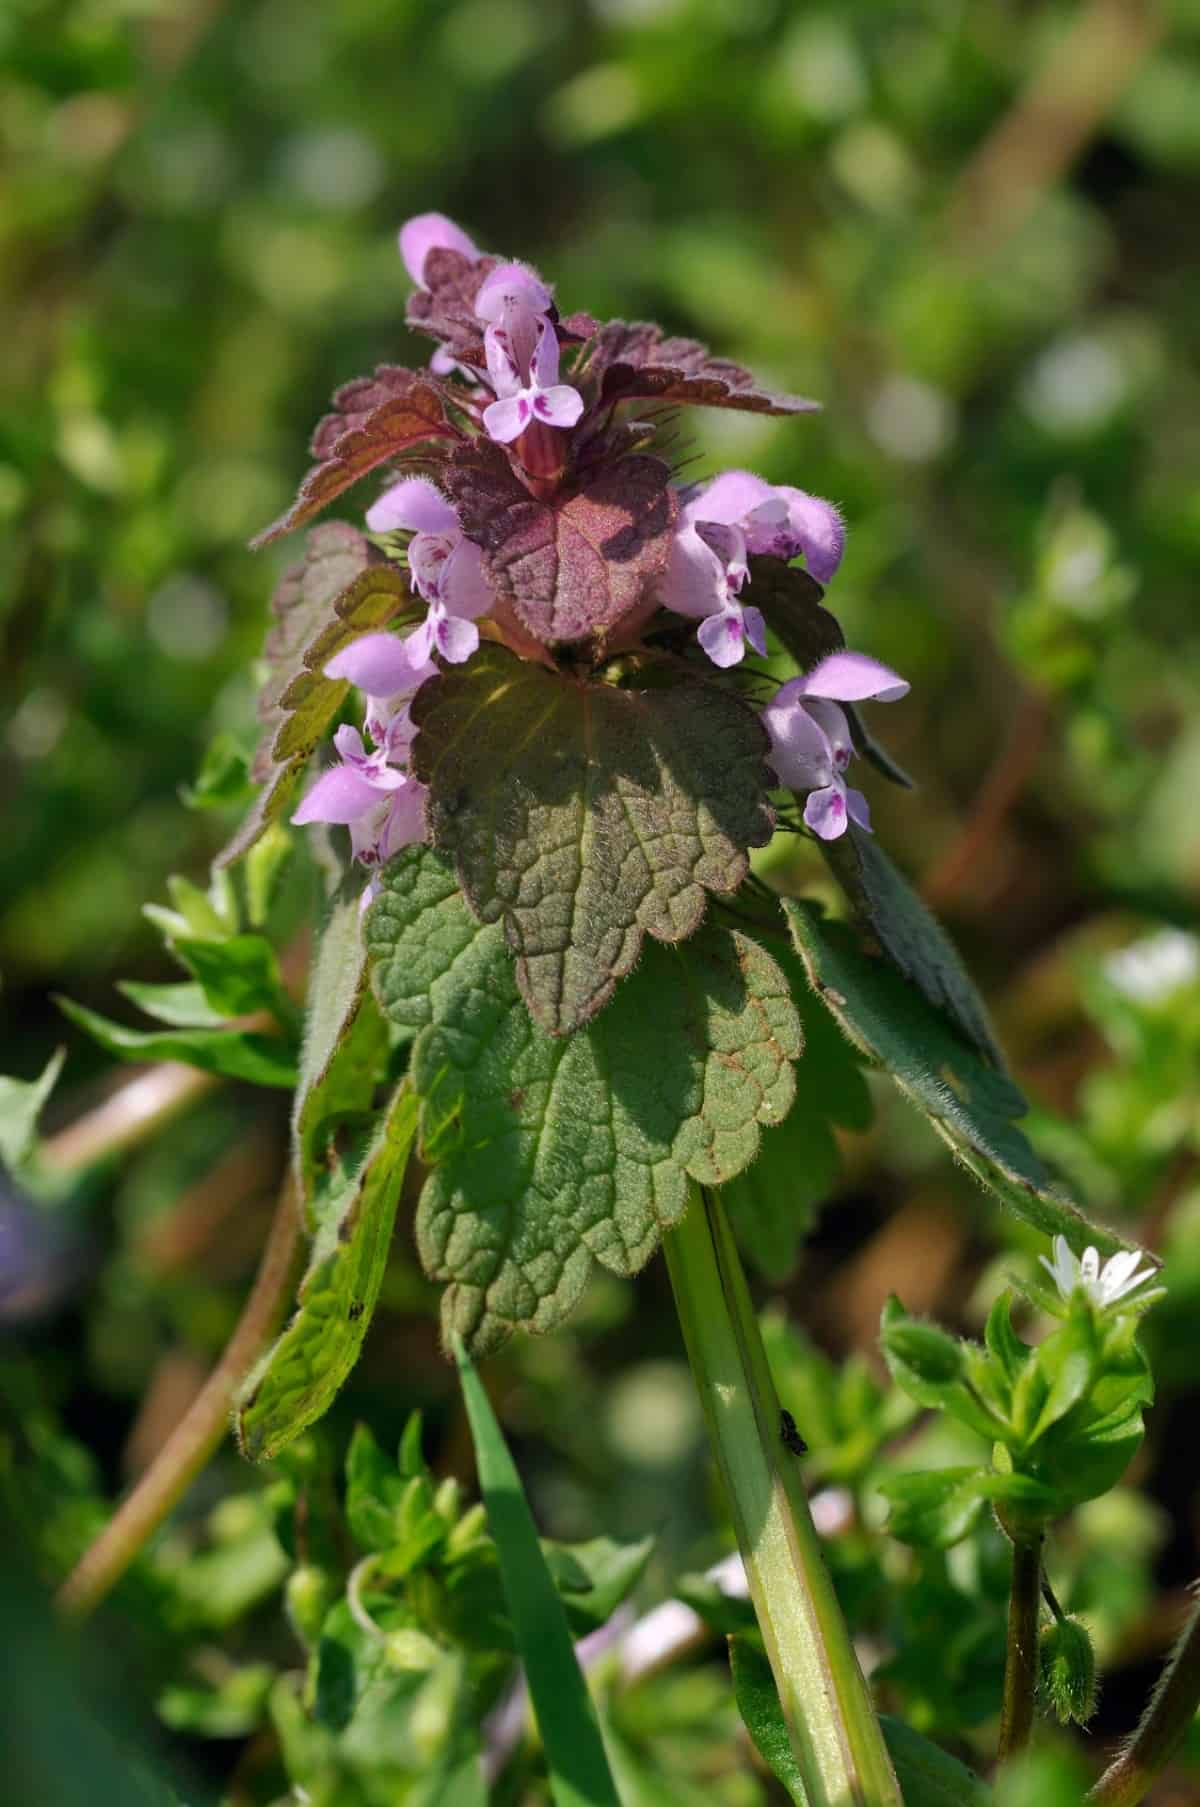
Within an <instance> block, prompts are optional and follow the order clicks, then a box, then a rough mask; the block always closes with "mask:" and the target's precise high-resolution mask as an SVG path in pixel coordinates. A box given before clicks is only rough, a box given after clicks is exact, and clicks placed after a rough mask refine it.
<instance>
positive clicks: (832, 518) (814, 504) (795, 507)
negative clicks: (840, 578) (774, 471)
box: [779, 483, 846, 584]
mask: <svg viewBox="0 0 1200 1807" xmlns="http://www.w3.org/2000/svg"><path fill="white" fill-rule="evenodd" d="M779 494H780V495H781V496H783V497H785V498H786V500H787V504H788V527H789V529H790V531H791V534H792V538H793V540H794V541H795V544H796V549H797V551H800V552H803V554H804V562H805V564H806V565H807V566H808V568H809V570H810V571H811V572H812V574H813V576H814V577H815V578H816V580H817V582H818V583H822V584H827V583H828V582H829V580H830V578H831V577H832V576H833V575H834V573H835V571H836V570H837V568H838V566H839V565H840V564H841V562H842V554H843V553H844V552H845V550H846V528H845V524H844V522H843V520H842V517H841V515H840V514H839V512H838V510H837V509H836V508H835V507H834V505H833V503H832V502H826V501H824V500H822V498H821V497H820V496H810V495H809V494H808V491H807V490H803V489H794V488H793V487H792V485H791V484H790V483H781V484H780V486H779ZM792 556H793V557H794V556H795V554H793V555H792Z"/></svg>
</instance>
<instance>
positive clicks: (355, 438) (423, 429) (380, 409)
mask: <svg viewBox="0 0 1200 1807" xmlns="http://www.w3.org/2000/svg"><path fill="white" fill-rule="evenodd" d="M333 403H334V412H333V413H332V414H327V415H326V416H325V418H324V420H322V421H321V422H320V423H319V424H318V426H317V429H316V432H315V433H314V434H313V437H312V451H313V456H314V457H315V458H318V459H320V461H321V462H320V463H318V464H315V465H314V466H313V468H312V469H311V470H310V471H309V473H308V475H307V476H306V477H305V479H304V481H303V483H301V485H300V489H299V493H298V494H297V496H296V500H295V501H294V502H293V503H292V506H291V507H290V508H289V509H288V510H287V512H286V514H282V515H280V517H279V519H278V520H277V521H273V522H272V523H271V525H270V526H269V527H267V528H264V530H263V532H262V533H260V534H258V535H257V536H256V538H255V539H253V540H251V542H250V543H251V545H252V546H255V547H258V546H265V545H267V544H268V543H269V542H270V541H271V540H277V539H279V538H280V536H281V535H282V534H285V533H291V532H292V530H293V528H296V527H302V526H303V525H304V523H305V522H306V521H310V520H311V519H312V517H313V516H314V515H315V514H319V513H320V512H321V510H322V509H323V508H325V507H327V506H328V504H329V503H330V502H332V501H333V500H334V498H335V497H336V496H340V495H341V493H342V491H343V490H344V489H349V487H350V485H351V484H352V483H357V482H358V480H359V478H360V477H365V476H366V475H367V473H368V472H369V471H373V470H376V469H377V468H378V466H379V465H381V464H386V463H387V462H388V460H389V459H391V458H398V457H400V456H401V455H402V454H403V453H405V452H410V451H412V449H413V447H414V446H418V445H423V444H427V443H428V442H430V441H433V440H439V439H440V440H454V439H458V438H459V437H460V435H459V432H458V429H457V428H456V427H455V426H453V425H452V424H451V422H450V420H449V419H448V417H447V415H446V407H445V403H444V401H443V399H442V388H441V385H440V384H439V383H438V381H437V379H436V378H435V377H431V376H428V375H426V374H425V373H423V372H419V371H415V370H403V369H401V368H400V367H399V366H397V365H394V364H383V365H381V366H380V368H379V369H378V370H377V371H376V372H375V375H374V376H371V377H360V378H358V379H357V380H356V381H355V382H352V383H345V384H344V385H343V386H342V388H340V389H339V390H338V392H337V394H336V395H335V396H334V398H333Z"/></svg>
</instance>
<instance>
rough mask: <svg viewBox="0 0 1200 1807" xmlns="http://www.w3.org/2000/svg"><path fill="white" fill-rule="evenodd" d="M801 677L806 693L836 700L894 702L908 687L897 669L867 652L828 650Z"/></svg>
mask: <svg viewBox="0 0 1200 1807" xmlns="http://www.w3.org/2000/svg"><path fill="white" fill-rule="evenodd" d="M801 681H802V683H803V685H804V693H805V695H806V696H824V697H830V698H832V700H833V701H834V702H837V703H864V702H870V701H874V702H877V703H896V702H899V700H900V698H901V697H902V696H907V695H908V692H909V689H910V688H911V686H910V685H909V684H908V683H906V681H905V680H904V679H903V678H902V677H901V676H900V674H899V673H898V672H895V671H893V670H892V669H891V667H890V666H888V665H881V664H880V662H879V660H878V659H872V658H871V657H870V656H869V655H868V654H867V653H851V652H840V653H830V655H829V657H828V658H827V659H822V660H821V663H820V664H819V665H816V666H814V667H813V669H812V671H810V672H808V673H807V674H806V675H805V677H804V678H803V679H802V680H801Z"/></svg>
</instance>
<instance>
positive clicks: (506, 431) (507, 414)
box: [483, 389, 533, 445]
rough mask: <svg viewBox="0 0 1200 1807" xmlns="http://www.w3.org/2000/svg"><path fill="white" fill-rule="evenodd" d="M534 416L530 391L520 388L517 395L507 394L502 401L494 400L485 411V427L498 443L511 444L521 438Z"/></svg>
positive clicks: (490, 437) (489, 435) (490, 436)
mask: <svg viewBox="0 0 1200 1807" xmlns="http://www.w3.org/2000/svg"><path fill="white" fill-rule="evenodd" d="M532 418H533V406H532V403H531V401H530V398H529V391H528V390H526V389H522V390H520V391H519V392H518V393H517V394H516V395H506V396H505V397H504V398H503V399H502V400H501V401H498V402H492V404H491V406H490V407H487V408H485V409H484V411H483V428H484V432H485V433H486V434H487V436H488V438H489V439H494V440H495V441H496V443H497V444H498V445H511V444H512V442H513V440H514V439H519V438H520V437H521V434H522V433H523V432H524V431H525V429H526V427H527V426H528V425H529V423H530V421H531V420H532Z"/></svg>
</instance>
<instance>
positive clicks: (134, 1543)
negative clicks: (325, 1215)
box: [57, 1177, 302, 1617]
mask: <svg viewBox="0 0 1200 1807" xmlns="http://www.w3.org/2000/svg"><path fill="white" fill-rule="evenodd" d="M301 1253H302V1242H301V1236H300V1214H299V1211H298V1209H297V1204H296V1192H295V1187H294V1185H293V1184H292V1182H291V1179H290V1177H289V1178H288V1179H286V1180H285V1181H284V1183H283V1185H282V1187H281V1188H280V1192H279V1200H278V1203H277V1204H276V1206H275V1216H274V1218H273V1220H272V1223H271V1228H270V1232H269V1234H268V1236H267V1242H266V1247H265V1248H264V1250H263V1255H262V1261H261V1262H260V1264H259V1269H258V1273H257V1275H256V1276H255V1281H254V1285H253V1287H252V1288H251V1290H250V1296H249V1298H248V1299H247V1300H246V1304H245V1307H244V1308H243V1311H242V1315H241V1317H240V1318H239V1319H238V1322H237V1325H236V1327H235V1329H234V1332H233V1335H232V1336H231V1337H230V1339H229V1342H228V1343H227V1345H226V1347H225V1352H224V1354H223V1355H222V1356H221V1359H220V1361H219V1362H218V1363H217V1365H216V1367H215V1368H214V1369H213V1371H212V1373H211V1374H210V1375H209V1377H208V1379H207V1380H206V1381H205V1383H204V1385H203V1387H202V1388H201V1389H200V1392H199V1393H198V1394H197V1395H196V1398H195V1400H194V1401H193V1402H192V1405H191V1407H190V1408H189V1410H188V1411H187V1412H186V1413H185V1414H184V1416H183V1418H181V1420H180V1421H179V1423H178V1424H177V1425H176V1427H175V1429H174V1430H173V1431H172V1433H171V1435H170V1436H169V1437H168V1438H167V1441H166V1442H165V1443H164V1444H163V1446H162V1448H161V1449H160V1450H159V1452H158V1454H157V1456H156V1457H155V1458H154V1461H153V1462H152V1463H151V1464H150V1466H149V1468H148V1469H147V1470H146V1472H145V1474H144V1475H143V1476H142V1477H141V1479H140V1480H139V1481H138V1483H137V1485H136V1487H134V1489H133V1491H132V1493H130V1494H129V1495H128V1496H127V1497H126V1498H125V1499H124V1500H122V1502H121V1504H120V1505H119V1506H118V1507H117V1510H116V1512H115V1513H114V1514H113V1516H112V1518H110V1519H109V1521H108V1523H107V1525H105V1527H104V1529H103V1531H101V1533H100V1535H99V1537H97V1538H96V1540H95V1542H94V1543H93V1544H92V1545H91V1546H90V1547H89V1548H88V1549H87V1550H85V1551H84V1553H83V1555H82V1556H81V1557H80V1559H79V1561H78V1563H77V1564H76V1566H75V1567H74V1569H72V1571H71V1573H70V1574H69V1575H68V1576H67V1579H66V1580H65V1581H64V1582H63V1584H62V1586H61V1587H60V1588H59V1590H58V1600H57V1603H58V1605H59V1606H60V1607H61V1608H62V1610H63V1611H64V1612H68V1613H71V1614H74V1615H75V1616H77V1617H83V1616H85V1615H86V1614H87V1613H90V1612H91V1611H93V1610H94V1608H95V1607H97V1606H99V1604H100V1602H101V1600H103V1599H104V1596H105V1595H106V1594H107V1593H108V1592H109V1591H110V1589H112V1588H113V1587H115V1586H116V1584H117V1582H118V1581H119V1580H120V1579H121V1576H122V1575H123V1574H124V1573H125V1570H126V1569H127V1568H128V1567H129V1565H130V1563H131V1562H132V1561H133V1559H134V1557H135V1556H136V1555H137V1553H138V1551H139V1550H140V1549H141V1548H142V1546H143V1545H144V1544H145V1543H146V1541H147V1539H148V1538H150V1537H151V1536H152V1535H153V1533H154V1532H155V1531H156V1530H157V1529H158V1527H159V1525H161V1523H162V1522H163V1520H164V1518H166V1516H167V1514H168V1512H170V1510H171V1508H172V1507H173V1506H174V1505H175V1504H176V1503H177V1502H178V1500H179V1499H180V1498H181V1497H182V1495H183V1494H184V1493H185V1492H186V1490H187V1488H188V1487H189V1486H190V1485H191V1482H192V1481H193V1480H194V1479H195V1477H196V1475H198V1474H199V1472H200V1470H201V1469H202V1468H203V1467H204V1465H205V1463H206V1462H207V1461H208V1459H209V1457H210V1456H211V1455H212V1453H213V1451H214V1450H215V1449H216V1448H217V1445H218V1444H219V1443H221V1442H222V1440H223V1439H224V1437H225V1436H226V1435H227V1433H228V1431H229V1428H230V1423H229V1415H230V1412H231V1410H232V1407H233V1401H234V1398H235V1397H236V1395H237V1391H238V1388H239V1387H240V1386H241V1384H242V1382H243V1381H244V1380H245V1378H246V1376H247V1374H248V1373H249V1372H250V1370H251V1368H252V1367H253V1366H254V1364H255V1362H256V1361H257V1360H258V1357H259V1356H260V1355H261V1353H262V1351H263V1349H264V1347H265V1346H266V1344H267V1343H268V1342H269V1341H270V1339H271V1337H272V1336H273V1335H274V1333H275V1331H276V1330H277V1329H278V1327H279V1324H280V1321H281V1319H282V1317H283V1314H284V1312H285V1311H286V1310H287V1307H288V1305H289V1304H290V1302H291V1299H292V1294H293V1292H294V1290H295V1280H296V1277H297V1272H298V1266H299V1258H300V1255H301Z"/></svg>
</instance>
